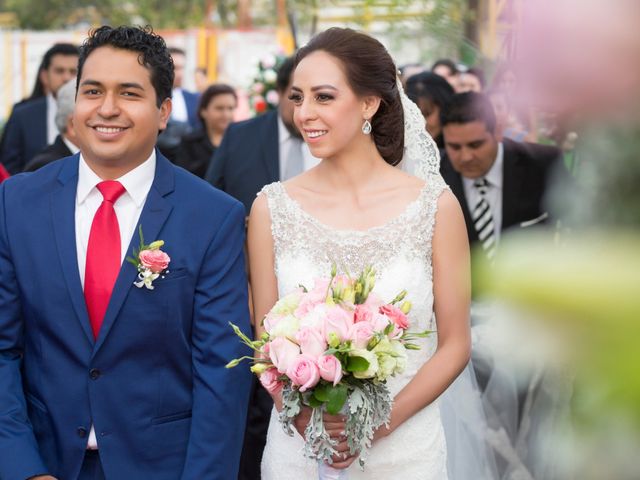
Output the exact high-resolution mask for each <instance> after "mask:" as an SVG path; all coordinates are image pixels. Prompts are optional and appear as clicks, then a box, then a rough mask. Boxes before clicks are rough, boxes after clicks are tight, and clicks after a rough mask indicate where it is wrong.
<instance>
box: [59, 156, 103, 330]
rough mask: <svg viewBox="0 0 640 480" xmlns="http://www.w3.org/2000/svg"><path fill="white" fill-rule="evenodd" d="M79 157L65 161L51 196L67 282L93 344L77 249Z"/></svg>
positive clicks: (61, 260) (72, 300) (75, 306)
mask: <svg viewBox="0 0 640 480" xmlns="http://www.w3.org/2000/svg"><path fill="white" fill-rule="evenodd" d="M78 158H79V157H78V155H74V156H73V157H72V158H70V159H68V160H64V162H63V164H62V168H61V169H60V174H59V175H58V181H59V182H60V188H58V189H56V190H55V191H54V192H53V193H52V194H51V216H52V218H53V230H54V235H55V239H56V246H57V248H58V254H59V256H60V263H61V265H62V274H63V276H64V279H65V281H66V283H67V289H68V291H69V295H70V297H71V303H72V305H73V309H74V310H75V313H76V317H77V319H78V321H79V322H80V326H81V327H82V330H83V331H84V333H85V335H86V336H87V339H88V340H89V342H91V343H93V333H92V332H91V326H90V324H89V315H88V314H87V306H86V303H85V300H84V293H83V291H82V284H81V283H80V272H79V270H78V254H77V246H76V230H75V228H76V227H75V223H76V222H75V201H76V192H77V187H78Z"/></svg>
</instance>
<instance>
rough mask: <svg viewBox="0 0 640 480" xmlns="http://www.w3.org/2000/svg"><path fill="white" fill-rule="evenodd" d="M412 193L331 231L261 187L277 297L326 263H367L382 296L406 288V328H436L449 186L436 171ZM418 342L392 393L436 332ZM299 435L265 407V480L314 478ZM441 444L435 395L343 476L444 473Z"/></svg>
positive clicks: (274, 190)
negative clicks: (375, 216) (436, 240)
mask: <svg viewBox="0 0 640 480" xmlns="http://www.w3.org/2000/svg"><path fill="white" fill-rule="evenodd" d="M426 180H427V181H426V184H425V186H424V187H423V188H422V190H421V191H420V194H419V196H418V198H417V199H415V200H414V201H413V202H411V203H410V204H409V205H407V207H406V208H405V210H404V212H403V213H401V214H400V215H399V216H398V217H396V218H394V219H393V220H391V221H389V222H387V223H386V224H384V225H381V226H378V227H374V228H371V229H368V230H365V231H353V230H337V229H334V228H331V227H329V226H327V225H324V224H322V223H321V222H319V221H318V220H317V219H315V218H314V217H312V216H311V215H309V214H308V213H306V212H305V211H304V210H302V208H301V207H300V205H299V204H298V203H297V202H296V201H294V200H293V199H292V198H291V197H289V196H288V194H287V192H286V190H285V187H284V186H283V185H282V184H281V183H279V182H276V183H272V184H271V185H267V186H266V187H264V188H263V190H262V192H261V194H264V195H266V197H267V202H268V205H269V210H270V214H271V232H272V235H273V240H274V249H275V271H276V277H277V280H278V293H279V295H280V296H282V295H285V294H286V293H288V292H290V291H291V290H292V289H293V288H295V287H296V286H297V285H299V284H302V285H307V286H311V285H312V284H313V280H314V279H315V278H317V277H322V276H327V275H328V274H329V272H330V271H331V265H332V263H334V262H335V263H336V264H337V265H338V270H339V271H342V272H359V271H361V270H362V269H363V268H364V267H365V266H366V265H372V266H373V267H374V268H375V269H376V271H377V272H378V274H377V279H376V287H375V292H376V293H378V294H379V295H381V296H382V297H383V298H384V299H389V300H390V299H391V298H393V297H394V296H395V295H396V294H397V292H398V291H399V290H400V289H403V288H404V289H406V290H407V292H408V295H407V298H408V299H410V300H411V302H412V304H413V308H412V310H411V312H410V314H409V320H410V322H411V327H410V330H411V331H420V330H426V329H429V330H434V331H435V330H436V324H435V319H434V316H433V288H432V287H433V282H432V263H431V240H432V237H433V230H434V224H435V215H436V210H437V202H438V198H439V197H440V194H441V193H442V192H443V191H444V190H445V189H447V188H448V187H447V186H446V184H445V183H444V181H443V180H442V178H441V177H440V176H439V175H430V176H428V177H427V179H426ZM420 343H421V349H420V350H416V351H409V352H408V353H409V358H408V362H407V368H406V369H405V371H404V372H403V373H402V374H401V375H399V376H396V377H394V378H392V379H391V380H390V381H389V383H388V386H389V390H390V391H391V394H392V395H396V394H397V393H398V392H399V391H400V390H401V389H402V388H403V387H404V386H405V385H406V384H407V383H408V382H409V381H410V380H411V379H412V378H413V376H414V375H415V374H416V372H417V371H418V370H419V369H420V367H421V366H422V365H423V364H424V363H425V362H426V361H427V360H428V359H429V358H430V357H431V356H432V355H433V353H434V352H435V349H436V345H437V336H436V334H435V333H434V334H432V335H431V336H429V337H428V338H425V339H420ZM302 451H303V440H302V438H301V437H300V436H299V435H298V434H297V433H296V434H295V436H294V437H289V436H288V435H287V434H286V433H285V432H284V430H283V428H282V426H281V425H280V423H279V422H278V418H277V415H276V414H275V410H274V412H273V413H272V416H271V421H270V424H269V433H268V436H267V446H266V448H265V451H264V455H263V459H262V478H263V479H264V480H289V479H290V480H300V479H314V478H317V476H318V473H317V464H316V462H315V461H313V460H309V459H307V458H305V457H304V456H303V453H302ZM446 452H447V448H446V442H445V436H444V431H443V426H442V421H441V418H440V410H439V406H438V402H437V401H435V402H433V403H432V404H430V405H428V406H427V407H425V408H424V409H423V410H421V411H420V412H418V413H417V414H416V415H414V416H413V417H411V418H410V419H409V420H407V421H406V422H404V423H403V424H402V425H401V426H400V427H399V428H398V429H396V430H395V431H394V432H393V433H392V434H391V435H389V436H387V437H386V438H383V439H381V440H379V441H378V442H376V443H375V444H374V446H373V447H372V448H371V450H370V452H369V455H368V458H367V463H366V465H365V469H364V472H363V471H361V470H360V468H359V467H358V463H357V462H354V464H353V465H351V467H349V470H348V471H349V479H350V480H358V479H384V480H389V479H402V480H409V479H418V478H419V479H423V480H446V479H447V453H446Z"/></svg>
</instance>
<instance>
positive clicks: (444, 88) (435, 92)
mask: <svg viewBox="0 0 640 480" xmlns="http://www.w3.org/2000/svg"><path fill="white" fill-rule="evenodd" d="M406 91H407V96H408V97H409V98H410V99H411V100H412V101H413V102H415V104H416V105H418V107H419V108H420V111H421V112H422V115H423V116H424V119H425V120H426V122H427V125H426V128H427V131H428V132H429V134H430V135H431V136H432V137H433V139H434V140H435V142H436V144H437V145H438V148H444V140H443V138H442V127H441V125H440V115H441V113H442V110H443V109H444V108H445V105H446V104H447V103H448V102H449V100H450V99H451V97H452V96H453V95H454V93H455V92H454V91H453V88H452V87H451V85H450V84H449V82H447V81H446V80H445V79H444V78H443V77H441V76H440V75H438V74H435V73H432V72H422V73H418V74H417V75H413V76H411V77H409V79H408V80H407V88H406Z"/></svg>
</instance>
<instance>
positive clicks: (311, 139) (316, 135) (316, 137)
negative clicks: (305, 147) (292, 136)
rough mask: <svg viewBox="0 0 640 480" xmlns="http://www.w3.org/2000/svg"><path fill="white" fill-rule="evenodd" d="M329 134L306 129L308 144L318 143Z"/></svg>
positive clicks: (326, 131) (325, 131) (323, 131)
mask: <svg viewBox="0 0 640 480" xmlns="http://www.w3.org/2000/svg"><path fill="white" fill-rule="evenodd" d="M327 133H328V130H319V129H306V128H305V129H304V136H305V138H306V140H307V143H315V142H318V141H320V139H321V138H322V137H324V136H325V135H326V134H327Z"/></svg>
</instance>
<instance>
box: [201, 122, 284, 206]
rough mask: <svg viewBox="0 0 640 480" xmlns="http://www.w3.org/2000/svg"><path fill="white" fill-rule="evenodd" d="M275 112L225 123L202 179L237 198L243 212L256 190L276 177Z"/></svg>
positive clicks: (277, 170) (277, 174)
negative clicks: (225, 127) (218, 142)
mask: <svg viewBox="0 0 640 480" xmlns="http://www.w3.org/2000/svg"><path fill="white" fill-rule="evenodd" d="M278 146H279V138H278V112H277V111H276V110H274V111H271V112H268V113H265V114H264V115H260V116H258V117H255V118H252V119H250V120H245V121H243V122H238V123H233V124H231V125H229V127H228V128H227V131H226V132H225V133H224V137H223V138H222V142H220V146H219V147H218V148H217V149H216V151H215V153H214V155H213V159H212V160H211V163H210V164H209V169H208V171H207V174H206V175H205V180H207V181H208V182H209V183H211V184H212V185H213V186H214V187H217V188H219V189H220V190H223V191H225V192H227V193H228V194H229V195H231V196H232V197H234V198H237V199H238V200H240V201H241V202H242V203H243V204H244V207H245V210H246V213H247V215H248V214H249V211H250V210H251V205H252V204H253V201H254V200H255V198H256V194H257V193H258V192H259V191H260V190H261V189H262V187H264V186H265V185H268V184H270V183H272V182H276V181H278V180H279V179H280V160H279V147H278Z"/></svg>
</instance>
